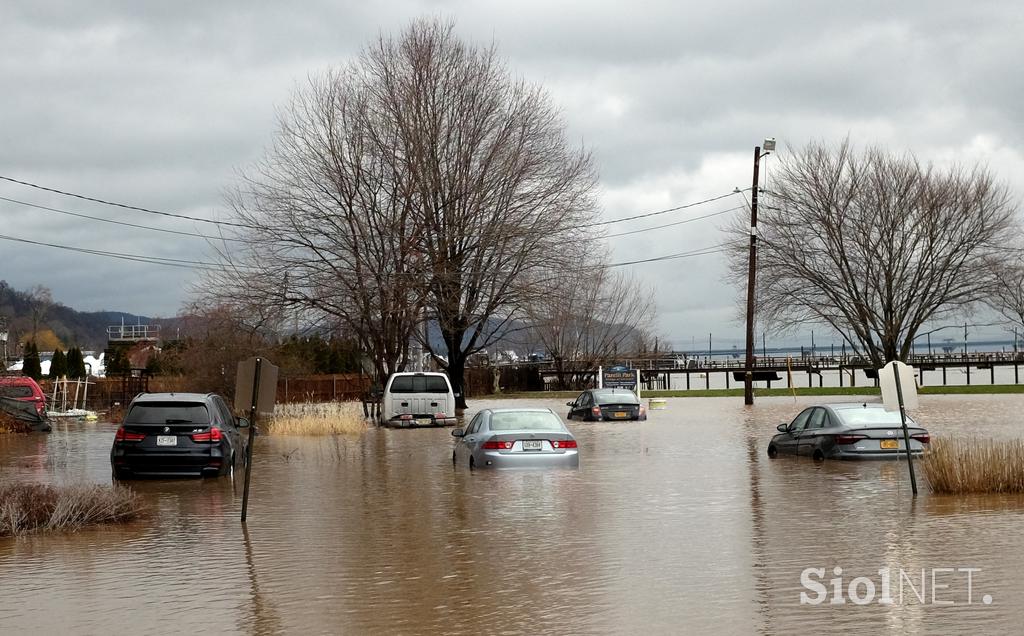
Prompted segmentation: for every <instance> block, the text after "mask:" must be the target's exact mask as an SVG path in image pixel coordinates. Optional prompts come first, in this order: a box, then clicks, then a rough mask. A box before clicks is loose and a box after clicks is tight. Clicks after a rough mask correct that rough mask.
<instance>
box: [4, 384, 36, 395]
mask: <svg viewBox="0 0 1024 636" xmlns="http://www.w3.org/2000/svg"><path fill="white" fill-rule="evenodd" d="M33 395H34V393H33V392H32V387H30V386H24V385H23V386H18V385H16V384H0V397H5V398H27V397H32V396H33Z"/></svg>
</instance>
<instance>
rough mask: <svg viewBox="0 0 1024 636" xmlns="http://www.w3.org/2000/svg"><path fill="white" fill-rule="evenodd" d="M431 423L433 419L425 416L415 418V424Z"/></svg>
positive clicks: (427, 424)
mask: <svg viewBox="0 0 1024 636" xmlns="http://www.w3.org/2000/svg"><path fill="white" fill-rule="evenodd" d="M433 423H434V420H432V419H430V418H427V417H421V418H418V419H417V420H416V426H430V425H431V424H433Z"/></svg>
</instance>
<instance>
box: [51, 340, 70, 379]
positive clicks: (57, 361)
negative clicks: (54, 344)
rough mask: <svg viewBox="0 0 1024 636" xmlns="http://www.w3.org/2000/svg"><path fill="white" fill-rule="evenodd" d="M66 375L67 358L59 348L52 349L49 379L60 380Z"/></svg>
mask: <svg viewBox="0 0 1024 636" xmlns="http://www.w3.org/2000/svg"><path fill="white" fill-rule="evenodd" d="M67 374H68V358H67V356H66V355H64V352H63V351H61V350H60V347H58V348H56V349H54V351H53V358H51V359H50V374H49V375H50V377H51V378H55V379H56V378H62V377H64V376H66V375H67Z"/></svg>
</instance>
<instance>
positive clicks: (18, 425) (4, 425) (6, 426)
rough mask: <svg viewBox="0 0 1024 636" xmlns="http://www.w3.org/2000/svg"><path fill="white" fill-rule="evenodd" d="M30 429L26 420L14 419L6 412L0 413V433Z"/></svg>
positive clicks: (22, 431)
mask: <svg viewBox="0 0 1024 636" xmlns="http://www.w3.org/2000/svg"><path fill="white" fill-rule="evenodd" d="M31 430H32V429H30V428H29V426H28V423H27V422H22V421H21V420H18V419H15V418H13V417H11V416H10V415H8V414H7V413H0V433H28V432H29V431H31Z"/></svg>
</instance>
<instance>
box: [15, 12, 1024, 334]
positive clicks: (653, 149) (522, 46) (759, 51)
mask: <svg viewBox="0 0 1024 636" xmlns="http://www.w3.org/2000/svg"><path fill="white" fill-rule="evenodd" d="M264 5H265V6H264ZM5 9H6V11H5V20H4V22H3V24H2V25H0V78H2V80H3V84H4V86H5V98H4V100H2V102H0V121H3V126H0V147H2V148H3V152H2V153H0V174H4V175H8V176H12V177H16V178H22V179H25V180H28V181H34V182H38V183H41V184H44V185H48V186H53V187H56V188H62V189H66V190H71V191H76V192H81V193H84V194H91V195H95V196H99V197H103V198H107V199H112V200H115V201H122V202H125V203H133V204H137V205H141V206H145V207H150V208H155V209H160V210H167V211H172V212H179V213H184V214H189V215H194V216H198V217H202V218H219V217H221V216H223V214H224V204H223V200H222V195H221V193H222V192H223V190H224V189H225V188H227V187H230V185H231V184H232V183H233V181H234V179H235V178H236V177H235V175H236V171H237V170H238V169H240V168H244V167H245V166H247V165H249V164H250V163H251V162H252V161H254V160H255V159H256V158H258V157H259V156H260V154H261V153H262V151H263V148H265V147H266V146H267V145H268V144H269V143H270V141H271V139H272V134H273V131H274V129H275V126H276V124H275V108H277V107H279V106H280V105H282V104H285V103H286V102H287V100H288V98H289V95H290V94H291V92H292V91H293V89H294V87H295V85H296V84H297V83H302V82H303V81H305V78H306V76H307V75H308V74H310V73H316V72H318V71H319V70H322V69H324V68H326V67H327V66H329V65H332V64H340V63H344V62H345V61H346V60H349V59H351V58H352V56H354V55H355V54H356V53H357V52H358V51H359V49H360V47H362V46H363V45H365V44H366V43H368V42H369V41H371V40H372V39H373V38H375V37H376V36H377V34H378V33H380V32H382V31H383V32H393V31H396V30H398V29H400V28H402V27H403V26H404V25H405V24H406V23H407V22H408V21H409V20H410V19H413V18H416V17H420V16H424V15H439V16H443V17H452V18H454V19H456V20H457V29H458V31H459V33H460V34H462V35H463V36H464V37H467V38H469V39H472V40H474V41H476V42H482V43H488V42H491V41H493V42H495V43H496V44H497V46H498V47H499V50H500V51H501V53H502V54H503V55H505V56H506V57H507V58H508V65H509V68H510V70H512V72H514V73H516V74H518V75H520V76H522V77H524V78H526V79H527V80H529V81H533V82H538V83H541V84H543V85H544V86H545V87H546V88H547V89H548V90H549V91H550V93H551V95H552V98H553V99H554V100H555V102H556V103H558V104H559V105H560V106H561V107H562V109H563V113H564V117H565V120H566V123H567V126H568V129H569V132H570V135H571V136H572V137H573V138H574V139H579V140H581V141H582V142H583V143H585V144H586V145H587V146H589V147H591V148H592V149H593V151H594V154H595V159H596V160H597V163H598V165H599V167H600V170H601V173H602V184H603V192H604V202H605V211H604V214H605V216H606V217H607V218H620V217H623V216H628V215H631V214H636V213H638V212H646V211H650V210H655V209H659V208H664V207H671V206H673V205H678V204H680V203H686V202H688V201H693V200H698V199H701V198H704V197H706V196H712V195H716V194H720V193H722V192H728V191H731V190H732V188H733V187H735V186H741V187H745V186H749V181H750V155H751V152H752V147H753V146H754V144H756V143H758V142H760V141H761V139H762V138H763V137H764V136H775V137H777V138H778V139H779V140H780V142H781V143H782V144H783V145H785V144H791V145H793V146H797V147H799V146H801V145H803V144H804V143H805V142H806V141H808V140H810V139H813V138H821V139H841V138H842V137H845V136H846V135H849V136H850V137H851V138H852V139H854V140H855V141H856V142H857V143H863V144H868V143H880V144H884V145H887V146H889V147H891V148H893V149H895V150H910V151H913V152H914V153H915V154H917V155H918V156H919V157H921V158H922V159H924V160H934V161H936V162H938V163H940V164H948V163H951V162H955V161H981V162H985V163H987V164H988V165H989V166H990V167H991V168H992V169H993V170H994V171H995V172H997V173H998V174H999V175H1000V176H1002V177H1003V178H1005V179H1006V180H1007V181H1009V182H1010V183H1011V184H1012V186H1013V187H1014V188H1016V189H1017V191H1018V192H1024V157H1022V154H1021V152H1020V151H1019V150H1018V148H1019V147H1020V146H1021V142H1022V141H1024V127H1022V125H1021V123H1020V118H1019V115H1018V112H1019V104H1020V103H1021V101H1022V100H1024V86H1022V82H1021V80H1020V74H1019V72H1018V71H1017V70H1016V65H1017V59H1018V58H1019V57H1020V53H1021V44H1020V41H1019V34H1020V33H1021V32H1024V14H1022V12H1021V11H1020V10H1019V7H1018V6H1017V4H1016V3H1015V2H1012V1H1011V0H1006V1H1001V2H974V3H962V2H952V1H941V2H931V3H928V5H927V10H926V11H922V9H921V6H920V5H917V6H912V5H910V4H907V5H903V4H899V3H896V4H894V3H891V2H881V1H873V2H862V3H846V4H842V3H840V4H837V3H820V2H813V1H810V0H807V1H804V2H796V3H786V4H785V5H781V4H779V3H750V2H739V1H731V0H730V1H723V2H716V3H713V4H698V5H696V6H694V5H693V3H678V2H667V1H666V2H651V3H643V4H642V5H638V4H635V3H634V4H624V3H622V4H620V3H605V4H595V3H593V2H587V3H584V2H559V3H553V2H550V1H547V2H519V3H513V4H510V3H497V2H495V3H483V2H475V1H472V2H471V1H469V0H461V1H440V2H430V1H422V2H416V1H404V2H388V3H366V2H327V1H323V2H316V3H303V4H302V5H281V4H277V3H252V2H217V3H212V2H200V1H194V2H178V3H171V4H168V3H162V4H161V3H137V2H130V1H127V0H125V1H112V0H108V1H100V2H90V3H74V2H64V3H57V2H13V3H8V5H6V6H5ZM771 161H772V160H771V159H769V162H768V166H767V167H768V173H769V178H770V174H771ZM0 196H3V197H10V198H16V199H22V200H26V201H30V202H33V203H37V204H41V205H49V206H53V207H57V208H64V209H68V210H73V211H77V212H83V213H87V214H94V215H98V216H104V217H107V218H112V219H120V220H126V221H131V222H136V223H144V224H151V225H156V226H159V227H165V228H173V229H179V230H186V231H199V232H203V233H209V232H210V231H211V230H212V228H211V227H209V226H206V225H205V224H196V223H190V222H184V221H175V220H171V219H165V218H160V217H152V216H149V215H142V214H139V213H134V212H128V211H125V210H118V209H116V208H109V207H105V206H99V205H96V204H90V203H86V202H82V201H76V200H74V199H67V198H64V197H59V196H56V195H50V194H47V193H43V192H38V191H33V190H31V189H26V188H23V187H19V186H15V185H12V184H7V183H0ZM730 204H734V203H730ZM714 209H724V208H714ZM702 211H703V210H702ZM691 213H692V214H696V213H697V212H696V211H687V212H681V213H678V214H675V215H665V217H664V219H663V222H667V221H670V220H678V219H680V218H685V216H686V215H688V214H691ZM656 220H657V221H662V218H656V219H652V220H651V222H650V223H646V222H644V223H641V222H639V221H638V222H635V223H630V224H624V226H626V227H628V229H634V228H639V227H646V226H649V225H655V224H656ZM719 220H720V219H715V220H709V221H706V222H700V223H694V224H688V225H683V226H677V227H675V228H666V229H664V230H659V231H655V232H650V233H645V234H638V235H634V236H631V237H623V238H621V239H615V240H613V241H612V244H613V252H614V260H619V261H624V260H633V259H634V258H636V257H638V256H640V257H644V256H654V255H660V254H668V253H674V252H680V251H684V250H688V249H696V248H700V247H704V246H707V245H712V244H715V243H718V242H720V241H721V240H722V235H721V233H720V231H719V230H718V226H719V223H718V221H719ZM0 224H2V226H3V228H4V229H3V231H0V234H7V235H13V236H19V237H23V238H28V239H33V240H45V241H49V242H55V243H63V244H67V245H78V246H84V247H90V248H95V249H102V250H110V251H120V252H130V253H139V254H147V255H159V256H165V257H170V258H182V259H194V260H202V259H206V258H208V257H209V249H208V247H207V246H206V245H205V243H204V241H202V240H200V239H192V238H177V237H171V236H168V235H161V234H157V233H153V232H147V231H144V230H135V229H130V228H123V227H116V226H111V225H108V224H103V223H96V222H93V221H87V220H82V219H74V218H71V217H66V216H61V215H58V214H53V213H50V212H44V211H39V210H31V209H27V208H22V207H19V206H17V205H13V204H9V203H6V202H3V201H0ZM614 227H615V229H616V230H619V228H620V227H623V226H614ZM620 231H621V230H620ZM0 254H3V257H4V258H3V259H2V261H0V262H2V263H3V265H2V266H0V278H4V279H6V280H7V281H8V282H10V283H11V284H12V285H14V286H15V287H22V288H24V287H28V286H31V285H34V284H44V285H48V286H50V287H51V288H52V289H53V290H54V295H55V297H56V298H57V299H58V300H60V301H62V302H64V303H66V304H68V305H72V306H75V307H79V308H82V309H101V308H108V309H121V310H125V311H131V312H136V313H150V314H164V315H167V314H173V313H175V312H176V311H177V309H178V308H179V307H180V306H181V304H182V302H183V301H184V300H185V299H186V297H187V293H186V291H187V287H188V285H189V284H190V282H191V281H192V280H194V278H195V275H194V273H192V272H189V271H186V270H179V269H176V268H169V267H161V266H157V265H143V264H131V263H125V262H120V261H115V260H109V259H104V258H100V257H97V256H89V255H82V254H74V253H67V252H61V251H57V250H52V249H46V248H42V247H30V246H25V245H19V244H16V243H9V242H6V241H0ZM724 267H725V264H724V261H723V260H722V259H721V258H720V257H719V256H703V257H698V258H691V259H684V260H680V261H668V262H664V263H658V264H649V265H638V266H635V267H634V269H635V271H636V272H637V274H638V275H639V276H640V277H641V278H642V279H644V280H646V281H648V282H649V283H650V284H652V285H653V286H655V288H656V289H657V292H658V299H659V306H660V310H661V331H662V333H663V334H664V335H666V336H669V337H670V338H674V339H675V340H677V341H678V343H677V344H679V345H680V346H688V344H689V342H690V341H691V340H693V339H696V340H700V339H701V335H700V334H705V335H704V336H703V337H705V338H706V334H707V332H709V331H712V332H716V333H718V332H721V333H722V334H723V339H726V338H734V339H738V338H739V337H740V335H741V328H740V327H739V326H738V325H736V324H735V323H733V322H732V319H733V317H734V314H735V312H734V304H735V297H736V293H735V291H734V290H732V289H730V288H728V287H725V286H723V284H722V282H721V277H722V274H723V273H724ZM723 341H724V340H723Z"/></svg>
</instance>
